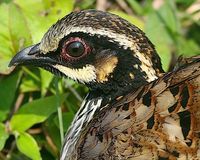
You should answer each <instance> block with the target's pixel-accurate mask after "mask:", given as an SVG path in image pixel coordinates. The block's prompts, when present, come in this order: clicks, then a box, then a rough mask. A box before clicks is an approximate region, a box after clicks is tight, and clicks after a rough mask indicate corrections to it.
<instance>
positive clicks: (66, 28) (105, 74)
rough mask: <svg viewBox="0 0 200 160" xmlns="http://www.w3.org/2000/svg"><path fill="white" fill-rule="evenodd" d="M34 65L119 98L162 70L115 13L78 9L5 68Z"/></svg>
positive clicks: (150, 47)
mask: <svg viewBox="0 0 200 160" xmlns="http://www.w3.org/2000/svg"><path fill="white" fill-rule="evenodd" d="M17 65H34V66H37V67H42V68H44V69H46V70H48V71H51V72H52V73H54V74H55V75H60V76H66V77H69V78H71V79H73V80H75V81H78V82H80V83H83V84H85V85H87V86H88V87H89V88H90V89H91V90H99V91H102V92H104V93H111V91H112V92H113V94H118V95H119V94H120V93H119V92H120V90H121V93H123V91H128V90H129V89H132V88H137V87H139V86H141V85H143V84H145V83H148V82H150V81H153V80H155V79H156V78H158V76H159V74H160V73H161V72H163V70H162V67H161V62H160V58H159V56H158V54H157V53H156V51H155V49H154V46H153V44H152V43H151V42H150V41H149V39H148V38H147V37H146V36H145V34H144V33H143V32H142V31H141V30H140V29H139V28H137V27H136V26H134V25H132V24H130V23H129V22H128V21H126V20H124V19H122V18H120V17H118V16H117V15H114V14H111V13H107V12H102V11H97V10H84V11H80V12H72V13H71V14H69V15H67V16H65V17H63V18H62V19H60V20H58V21H57V22H56V23H55V24H54V25H53V26H51V27H50V28H49V30H48V31H47V32H46V33H45V34H44V36H43V38H42V40H41V42H40V43H38V44H36V45H33V46H30V47H27V48H25V49H23V50H22V51H20V52H19V53H17V54H16V55H15V56H14V58H13V59H12V60H11V62H10V66H17Z"/></svg>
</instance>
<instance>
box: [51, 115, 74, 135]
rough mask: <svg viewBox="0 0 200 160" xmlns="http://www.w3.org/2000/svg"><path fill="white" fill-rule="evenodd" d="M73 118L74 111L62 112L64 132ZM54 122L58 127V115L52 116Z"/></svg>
mask: <svg viewBox="0 0 200 160" xmlns="http://www.w3.org/2000/svg"><path fill="white" fill-rule="evenodd" d="M73 118H74V113H72V112H65V113H63V126H64V132H66V131H67V129H68V128H69V126H70V125H71V122H72V120H73ZM54 122H55V124H56V126H57V127H58V128H59V122H58V116H56V117H55V118H54Z"/></svg>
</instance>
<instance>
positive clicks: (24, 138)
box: [16, 132, 42, 160]
mask: <svg viewBox="0 0 200 160" xmlns="http://www.w3.org/2000/svg"><path fill="white" fill-rule="evenodd" d="M16 144H17V148H18V149H19V150H20V152H22V153H24V154H25V155H26V156H28V157H29V158H31V159H33V160H41V159H42V158H41V156H40V151H39V146H38V145H37V143H36V141H35V139H34V138H33V137H32V136H31V135H30V134H28V133H25V132H22V133H19V135H17V137H16Z"/></svg>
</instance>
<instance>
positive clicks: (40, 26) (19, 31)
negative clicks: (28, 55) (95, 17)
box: [0, 0, 200, 160]
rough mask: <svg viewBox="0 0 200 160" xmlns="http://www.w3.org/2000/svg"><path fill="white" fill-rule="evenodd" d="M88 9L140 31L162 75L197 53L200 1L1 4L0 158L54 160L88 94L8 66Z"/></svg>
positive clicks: (12, 0)
mask: <svg viewBox="0 0 200 160" xmlns="http://www.w3.org/2000/svg"><path fill="white" fill-rule="evenodd" d="M91 8H96V9H99V10H104V11H109V12H112V13H115V14H117V15H119V16H121V17H123V18H125V19H127V20H128V21H129V22H131V23H133V24H135V25H136V26H138V27H139V28H140V29H142V30H143V31H144V32H145V33H146V35H147V36H148V37H149V38H150V40H151V41H152V42H153V43H154V45H155V47H156V49H157V51H158V53H159V55H160V56H161V59H162V63H163V67H164V69H165V71H168V69H169V68H170V66H172V65H174V64H175V61H176V59H177V57H178V56H179V55H184V56H192V55H196V54H199V53H200V0H167V1H165V0H124V1H123V0H28V1H25V0H0V150H1V152H0V159H2V160H6V159H11V160H29V159H33V160H40V159H43V160H55V159H58V156H59V151H60V147H61V141H62V139H63V134H64V132H66V130H67V128H68V126H69V125H70V123H71V121H72V119H73V116H74V114H75V113H76V111H77V110H78V107H79V106H80V104H81V101H82V99H83V98H84V96H85V95H86V93H87V91H88V89H87V88H85V87H84V86H81V85H78V84H76V83H74V82H73V81H71V80H68V79H61V78H56V77H54V76H53V75H51V74H50V73H48V72H46V71H44V70H41V69H38V68H31V67H30V68H29V67H20V68H17V69H15V70H14V71H13V69H11V68H8V67H7V66H8V63H9V61H10V59H11V58H12V57H13V56H14V55H15V54H16V52H18V51H19V50H20V49H22V48H23V47H26V46H29V45H31V44H35V43H38V42H39V41H40V39H41V38H42V36H43V34H44V33H45V32H46V31H47V29H48V28H49V27H50V26H51V25H52V24H53V23H55V22H56V21H57V20H58V19H59V18H61V17H63V16H64V15H66V14H68V13H70V12H71V11H73V10H82V9H91ZM62 126H64V127H62Z"/></svg>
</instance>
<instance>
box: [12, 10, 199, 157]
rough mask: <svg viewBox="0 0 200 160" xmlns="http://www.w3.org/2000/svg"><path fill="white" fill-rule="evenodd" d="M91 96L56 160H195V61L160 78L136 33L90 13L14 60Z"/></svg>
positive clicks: (73, 17)
mask: <svg viewBox="0 0 200 160" xmlns="http://www.w3.org/2000/svg"><path fill="white" fill-rule="evenodd" d="M18 64H24V65H28V64H33V65H36V66H39V67H43V68H45V69H47V70H49V71H52V72H53V73H54V74H58V75H61V76H63V75H64V76H67V77H70V78H72V79H74V80H76V81H78V82H80V83H83V84H85V85H86V86H88V87H89V88H90V93H89V94H88V96H87V97H86V98H85V100H84V102H83V104H82V106H81V108H80V110H79V111H78V113H77V114H76V116H75V118H74V120H73V122H72V125H71V127H70V128H69V130H68V132H67V134H66V137H65V141H64V144H63V148H62V151H61V158H60V159H61V160H77V159H78V160H87V159H88V160H98V159H99V160H103V159H105V160H114V159H122V160H123V159H128V160H141V159H144V160H148V159H149V160H151V159H170V160H175V159H177V160H183V159H184V160H185V159H188V160H190V159H194V160H197V159H200V143H199V141H200V135H199V131H200V96H199V95H200V56H196V57H192V58H188V59H183V58H182V59H179V61H178V62H177V65H176V66H175V67H174V70H173V71H172V72H169V73H163V70H162V67H161V63H160V58H159V56H158V54H157V53H156V50H155V49H154V46H153V45H152V43H151V42H150V41H149V40H148V38H147V37H146V36H145V34H144V33H143V32H142V31H141V30H140V29H138V28H137V27H136V26H134V25H132V24H130V23H129V22H127V21H125V20H123V19H121V18H120V17H118V16H116V15H113V14H110V13H106V12H101V11H96V10H86V11H81V12H73V13H71V14H69V15H67V16H65V17H64V18H62V19H61V20H59V21H58V22H57V23H56V24H54V25H53V26H52V27H51V28H50V29H49V30H48V31H47V33H46V34H45V35H44V37H43V39H42V40H41V43H39V44H37V45H35V46H31V47H29V48H26V49H24V50H23V51H21V52H19V53H18V54H17V55H16V56H15V57H14V58H13V60H12V61H11V64H10V65H18Z"/></svg>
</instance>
